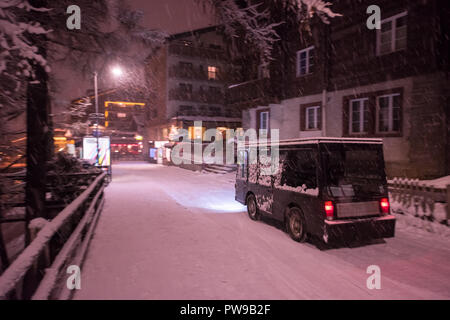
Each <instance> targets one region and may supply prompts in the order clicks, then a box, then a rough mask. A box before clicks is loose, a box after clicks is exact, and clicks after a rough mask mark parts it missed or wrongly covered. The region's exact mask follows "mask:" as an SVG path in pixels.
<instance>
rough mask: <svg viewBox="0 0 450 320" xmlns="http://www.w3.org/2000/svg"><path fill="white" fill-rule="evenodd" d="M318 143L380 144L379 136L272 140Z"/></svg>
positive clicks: (251, 142)
mask: <svg viewBox="0 0 450 320" xmlns="http://www.w3.org/2000/svg"><path fill="white" fill-rule="evenodd" d="M318 143H368V144H382V143H383V139H381V138H342V137H314V138H297V139H286V140H279V141H274V142H273V145H279V146H288V145H296V144H318ZM245 145H246V146H261V145H262V146H264V145H272V142H271V140H269V139H268V140H267V141H265V142H259V141H248V142H246V143H245Z"/></svg>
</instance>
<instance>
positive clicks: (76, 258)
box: [0, 173, 107, 300]
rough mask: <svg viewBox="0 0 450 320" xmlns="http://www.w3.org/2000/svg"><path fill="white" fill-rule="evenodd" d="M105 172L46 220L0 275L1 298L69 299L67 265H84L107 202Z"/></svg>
mask: <svg viewBox="0 0 450 320" xmlns="http://www.w3.org/2000/svg"><path fill="white" fill-rule="evenodd" d="M106 177H107V174H106V173H102V174H100V175H99V176H97V178H96V179H95V180H94V181H93V182H92V183H91V184H90V185H89V186H88V187H87V189H86V190H84V191H83V192H82V193H81V194H80V195H79V196H78V197H77V198H76V199H75V200H73V201H72V202H71V203H70V204H69V205H67V206H66V207H65V208H64V209H63V210H62V211H61V212H60V213H59V214H58V215H57V216H56V217H55V218H54V219H53V220H51V221H49V222H46V223H45V224H44V225H43V227H42V229H41V230H40V231H38V232H37V233H36V234H35V237H34V239H32V241H31V243H30V245H28V246H27V247H26V248H25V250H24V251H23V252H22V253H21V254H20V255H19V256H18V257H17V258H16V259H15V260H14V262H13V263H12V264H11V265H10V266H9V267H8V268H7V269H6V270H5V271H4V272H3V274H2V275H1V276H0V299H2V300H4V299H54V298H59V299H67V298H69V297H70V295H71V292H72V291H70V290H68V289H65V290H63V289H64V287H63V288H62V287H61V286H58V284H59V283H62V284H63V286H65V284H66V280H65V279H63V278H62V277H63V276H65V275H66V273H65V271H66V270H65V267H67V266H68V265H77V266H79V267H81V264H82V261H83V259H84V256H85V254H86V250H87V246H88V243H89V240H90V238H91V236H92V232H93V229H94V227H95V224H96V222H97V219H98V217H99V213H100V211H101V209H102V206H103V203H104V196H103V190H104V188H105V186H106Z"/></svg>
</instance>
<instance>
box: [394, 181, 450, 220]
mask: <svg viewBox="0 0 450 320" xmlns="http://www.w3.org/2000/svg"><path fill="white" fill-rule="evenodd" d="M389 196H390V200H391V208H392V211H393V212H394V213H400V214H406V215H412V216H414V217H418V218H421V219H423V220H428V221H434V222H439V223H441V224H446V225H449V222H450V213H449V207H448V204H449V202H450V201H449V198H450V185H449V186H447V188H436V187H434V186H433V185H428V184H426V183H423V182H419V180H417V179H402V178H394V179H393V180H390V181H389Z"/></svg>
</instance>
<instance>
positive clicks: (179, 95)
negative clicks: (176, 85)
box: [169, 89, 225, 104]
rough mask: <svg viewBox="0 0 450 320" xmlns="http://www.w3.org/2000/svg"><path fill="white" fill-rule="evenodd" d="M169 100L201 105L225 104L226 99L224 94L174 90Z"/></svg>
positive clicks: (170, 92)
mask: <svg viewBox="0 0 450 320" xmlns="http://www.w3.org/2000/svg"><path fill="white" fill-rule="evenodd" d="M169 100H181V101H191V102H199V103H211V104H224V103H225V97H224V94H223V93H214V94H213V93H210V92H208V91H201V90H198V91H194V92H188V91H184V90H181V89H172V90H170V91H169Z"/></svg>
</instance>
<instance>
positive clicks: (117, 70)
mask: <svg viewBox="0 0 450 320" xmlns="http://www.w3.org/2000/svg"><path fill="white" fill-rule="evenodd" d="M111 72H112V74H113V75H114V76H115V77H120V76H122V75H123V70H122V68H120V67H119V66H115V67H113V68H112V69H111Z"/></svg>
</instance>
